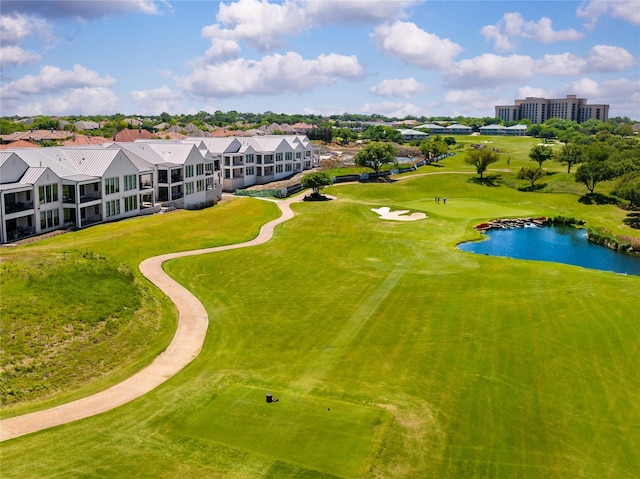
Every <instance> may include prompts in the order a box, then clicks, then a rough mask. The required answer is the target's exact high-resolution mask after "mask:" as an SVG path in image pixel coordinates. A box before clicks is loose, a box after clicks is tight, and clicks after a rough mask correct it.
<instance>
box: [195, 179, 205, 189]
mask: <svg viewBox="0 0 640 479" xmlns="http://www.w3.org/2000/svg"><path fill="white" fill-rule="evenodd" d="M196 191H204V180H198V181H196Z"/></svg>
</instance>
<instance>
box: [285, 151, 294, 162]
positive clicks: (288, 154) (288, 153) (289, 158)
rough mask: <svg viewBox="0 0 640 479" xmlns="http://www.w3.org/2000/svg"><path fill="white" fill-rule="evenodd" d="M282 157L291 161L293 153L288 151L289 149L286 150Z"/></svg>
mask: <svg viewBox="0 0 640 479" xmlns="http://www.w3.org/2000/svg"><path fill="white" fill-rule="evenodd" d="M284 159H285V161H291V160H293V153H292V152H290V151H287V152H286V153H285V154H284Z"/></svg>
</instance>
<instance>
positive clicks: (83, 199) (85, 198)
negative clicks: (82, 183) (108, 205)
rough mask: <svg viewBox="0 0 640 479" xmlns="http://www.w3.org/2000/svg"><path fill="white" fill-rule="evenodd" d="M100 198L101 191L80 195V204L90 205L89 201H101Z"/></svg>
mask: <svg viewBox="0 0 640 479" xmlns="http://www.w3.org/2000/svg"><path fill="white" fill-rule="evenodd" d="M100 198H101V197H100V192H99V191H93V192H88V193H80V203H88V202H89V201H95V200H99V199H100Z"/></svg>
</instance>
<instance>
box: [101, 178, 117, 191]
mask: <svg viewBox="0 0 640 479" xmlns="http://www.w3.org/2000/svg"><path fill="white" fill-rule="evenodd" d="M119 191H120V178H118V177H116V178H105V180H104V194H105V195H111V194H113V193H118V192H119Z"/></svg>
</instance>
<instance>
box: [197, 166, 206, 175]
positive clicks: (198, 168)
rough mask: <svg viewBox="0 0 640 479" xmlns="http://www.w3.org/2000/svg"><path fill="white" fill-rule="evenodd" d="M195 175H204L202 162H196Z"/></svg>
mask: <svg viewBox="0 0 640 479" xmlns="http://www.w3.org/2000/svg"><path fill="white" fill-rule="evenodd" d="M196 175H198V176H202V175H204V163H198V164H197V165H196Z"/></svg>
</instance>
